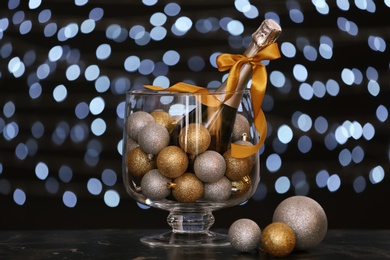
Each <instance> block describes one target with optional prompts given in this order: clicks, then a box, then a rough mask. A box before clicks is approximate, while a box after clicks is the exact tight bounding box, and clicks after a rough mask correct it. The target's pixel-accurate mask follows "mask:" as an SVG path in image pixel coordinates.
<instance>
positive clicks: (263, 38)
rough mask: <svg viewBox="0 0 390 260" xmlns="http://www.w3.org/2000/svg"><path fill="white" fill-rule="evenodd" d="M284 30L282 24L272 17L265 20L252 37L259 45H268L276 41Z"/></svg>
mask: <svg viewBox="0 0 390 260" xmlns="http://www.w3.org/2000/svg"><path fill="white" fill-rule="evenodd" d="M281 32H282V28H281V27H280V25H279V24H278V23H277V22H275V21H274V20H272V19H266V20H264V21H263V22H262V23H261V25H260V27H259V28H258V29H257V30H256V31H255V32H254V33H253V34H252V39H253V41H254V42H255V43H256V45H257V46H259V47H265V46H268V45H270V44H272V43H274V42H275V41H276V39H277V38H278V37H279V35H280V33H281Z"/></svg>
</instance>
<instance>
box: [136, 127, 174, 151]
mask: <svg viewBox="0 0 390 260" xmlns="http://www.w3.org/2000/svg"><path fill="white" fill-rule="evenodd" d="M169 138H170V137H169V132H168V130H167V129H166V128H165V126H163V125H161V124H158V123H149V124H148V125H146V126H145V127H144V128H142V130H141V132H140V133H139V134H138V144H139V146H140V147H141V149H142V150H143V151H144V152H146V153H150V154H158V153H159V152H160V151H161V150H162V149H164V148H165V147H167V146H168V144H169Z"/></svg>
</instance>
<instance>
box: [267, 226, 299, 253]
mask: <svg viewBox="0 0 390 260" xmlns="http://www.w3.org/2000/svg"><path fill="white" fill-rule="evenodd" d="M295 243H296V239H295V234H294V231H293V230H292V229H291V228H290V227H289V226H288V225H287V224H285V223H282V222H274V223H271V224H269V225H268V226H266V228H265V229H264V230H263V232H262V233H261V248H262V249H263V250H264V252H265V253H267V254H270V255H273V256H277V257H284V256H287V255H289V254H290V253H291V252H292V251H293V250H294V247H295Z"/></svg>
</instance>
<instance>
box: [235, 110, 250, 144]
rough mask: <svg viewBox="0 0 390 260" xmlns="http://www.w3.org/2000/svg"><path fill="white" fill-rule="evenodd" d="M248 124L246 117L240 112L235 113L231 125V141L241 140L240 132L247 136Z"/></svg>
mask: <svg viewBox="0 0 390 260" xmlns="http://www.w3.org/2000/svg"><path fill="white" fill-rule="evenodd" d="M249 133H250V125H249V121H248V119H246V117H245V116H243V115H242V114H237V115H236V119H235V121H234V125H233V132H232V140H233V142H235V141H238V140H241V138H242V134H247V135H248V136H249Z"/></svg>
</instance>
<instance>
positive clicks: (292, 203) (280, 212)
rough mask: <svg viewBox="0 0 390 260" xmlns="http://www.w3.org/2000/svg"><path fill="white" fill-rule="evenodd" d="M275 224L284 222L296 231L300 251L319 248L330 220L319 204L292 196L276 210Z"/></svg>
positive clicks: (297, 246)
mask: <svg viewBox="0 0 390 260" xmlns="http://www.w3.org/2000/svg"><path fill="white" fill-rule="evenodd" d="M272 221H273V222H283V223H285V224H287V225H289V226H290V227H291V228H292V230H294V233H295V236H296V240H297V241H296V246H295V247H296V248H297V249H300V250H304V249H308V248H312V247H315V246H317V245H318V244H319V243H321V241H322V240H323V239H324V237H325V235H326V232H327V229H328V220H327V217H326V214H325V211H324V209H323V208H322V207H321V205H320V204H318V202H316V201H315V200H313V199H312V198H309V197H306V196H292V197H289V198H287V199H285V200H283V201H282V202H281V203H280V204H279V205H278V206H277V207H276V209H275V211H274V215H273V218H272Z"/></svg>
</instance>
